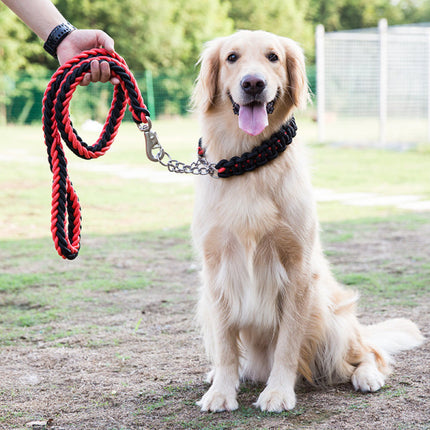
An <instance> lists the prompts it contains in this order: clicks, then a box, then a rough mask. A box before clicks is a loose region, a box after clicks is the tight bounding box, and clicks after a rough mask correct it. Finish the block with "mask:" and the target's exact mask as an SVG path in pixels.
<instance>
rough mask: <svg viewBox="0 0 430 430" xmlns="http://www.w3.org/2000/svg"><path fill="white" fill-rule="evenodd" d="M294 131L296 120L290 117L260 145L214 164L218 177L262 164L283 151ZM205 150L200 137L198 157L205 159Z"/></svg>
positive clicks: (240, 172) (249, 169) (235, 173)
mask: <svg viewBox="0 0 430 430" xmlns="http://www.w3.org/2000/svg"><path fill="white" fill-rule="evenodd" d="M296 132H297V125H296V121H295V119H294V117H292V118H291V119H290V120H289V121H288V122H286V123H285V124H284V125H282V127H281V128H280V130H279V131H277V132H276V133H273V134H272V135H271V136H270V137H269V138H268V139H267V140H264V141H263V143H262V144H261V145H259V146H256V147H255V148H253V149H252V151H250V152H245V153H244V154H242V155H241V156H240V157H238V156H235V157H232V158H230V160H225V159H223V160H221V161H219V162H218V163H217V164H215V170H216V171H217V174H218V177H219V178H229V177H230V176H238V175H243V174H244V173H246V172H251V171H253V170H255V169H256V168H257V167H261V166H264V165H265V164H267V163H268V162H269V161H271V160H274V159H275V158H276V157H277V156H278V155H279V154H281V153H282V152H284V151H285V149H286V148H287V146H288V145H289V144H290V143H291V142H292V141H293V138H294V137H295V136H296ZM205 152H206V150H205V149H204V148H203V144H202V139H201V138H200V140H199V147H198V155H199V158H200V159H206V157H205Z"/></svg>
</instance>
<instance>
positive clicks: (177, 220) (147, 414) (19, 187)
mask: <svg viewBox="0 0 430 430" xmlns="http://www.w3.org/2000/svg"><path fill="white" fill-rule="evenodd" d="M298 123H299V130H302V129H303V130H304V132H303V134H300V133H301V132H300V131H299V136H302V139H304V140H306V141H308V142H310V144H309V152H310V155H311V159H312V163H311V164H312V169H313V180H314V185H315V186H316V187H318V188H327V189H331V190H334V191H335V192H338V193H345V192H363V191H364V192H372V193H380V194H382V195H402V194H417V195H421V196H423V198H427V199H428V198H430V185H429V182H428V153H427V152H420V151H410V152H389V151H381V150H375V149H366V150H363V149H354V148H340V147H337V148H336V147H331V146H321V145H316V144H313V143H312V142H313V139H314V137H313V136H314V134H315V125H314V124H313V123H311V122H310V121H308V120H307V119H306V118H303V119H302V120H301V119H298ZM78 129H79V125H78ZM154 129H155V130H156V131H157V132H158V134H159V137H160V140H161V142H162V145H163V146H164V147H165V149H166V150H167V151H168V152H169V153H171V155H172V156H173V157H174V158H178V159H180V160H181V161H182V160H184V161H188V160H193V159H194V158H195V155H194V151H195V147H196V145H197V140H198V136H199V132H198V126H197V124H196V121H195V120H193V119H191V118H187V119H180V120H176V119H175V120H164V121H157V122H155V123H154ZM0 133H1V135H2V140H1V141H0V326H1V328H2V330H0V346H5V345H12V346H17V347H20V346H21V345H37V344H38V343H39V342H42V343H43V342H45V343H48V344H49V346H50V347H53V348H65V347H66V348H69V347H70V348H73V345H74V343H73V339H78V341H79V342H81V345H84V347H85V348H87V349H98V348H101V347H104V346H113V347H117V346H118V345H120V344H121V343H122V342H125V340H124V339H123V338H122V337H120V336H118V327H117V326H116V325H115V324H114V323H112V321H114V320H113V319H112V316H114V315H116V314H119V313H121V312H122V313H124V309H123V308H121V306H122V305H121V300H122V299H124V297H125V295H126V293H127V291H132V292H135V291H142V292H144V291H145V290H147V289H151V288H152V289H153V290H154V289H158V288H159V289H162V288H163V287H165V285H162V283H161V282H160V279H161V278H160V273H159V270H161V269H160V265H162V264H165V263H166V262H164V261H163V262H160V261H157V257H155V256H154V255H155V254H157V253H158V255H159V252H160V251H163V250H165V249H168V255H169V258H171V259H174V260H179V261H182V262H189V263H190V265H189V267H190V269H189V270H195V269H194V268H193V266H191V261H192V259H193V251H192V248H191V244H190V240H189V225H190V220H191V217H192V210H193V182H192V178H184V177H183V176H174V175H173V174H169V173H167V172H165V170H164V168H163V167H161V166H159V165H155V164H152V163H150V162H149V161H148V160H147V159H146V156H145V149H144V139H143V136H142V135H141V134H140V132H139V131H138V130H137V129H136V127H135V126H134V125H133V124H128V123H125V124H123V125H122V126H121V128H120V132H119V135H118V138H117V140H116V141H115V143H114V144H113V147H112V149H111V150H110V151H109V153H108V154H106V156H105V157H103V158H101V159H98V160H92V161H82V160H78V159H76V158H75V157H74V156H69V157H68V158H69V173H70V175H71V177H72V181H73V184H74V186H75V189H76V190H77V192H78V194H79V197H80V201H81V205H82V208H83V231H82V249H81V251H80V256H79V258H78V259H77V260H75V261H73V262H68V261H63V260H62V259H61V258H59V257H58V256H57V254H56V251H55V249H54V247H53V244H52V239H51V237H50V232H49V224H50V219H49V218H50V192H51V191H50V183H51V174H50V172H49V168H48V163H47V160H46V156H45V154H44V145H43V137H42V133H41V130H40V128H39V127H34V126H32V127H3V128H1V129H0ZM82 134H85V135H88V141H91V140H92V141H94V140H95V139H96V136H95V135H94V134H92V133H82ZM303 136H304V137H303ZM85 137H87V136H85ZM10 142H13V145H11V144H10ZM130 175H131V176H132V177H130ZM172 175H173V176H172ZM318 209H319V215H320V219H321V221H322V229H323V243H324V244H325V245H327V255H328V256H329V257H330V259H333V261H335V262H336V261H337V260H339V262H338V263H336V264H334V267H335V270H336V276H337V278H338V279H339V280H340V281H342V282H343V283H345V284H347V285H349V286H351V287H353V288H356V289H358V290H359V291H360V293H361V294H362V295H363V296H364V297H365V298H368V299H369V300H364V303H365V306H368V307H369V308H372V306H375V305H376V304H378V303H379V304H380V303H381V301H383V302H384V301H386V302H387V303H389V304H390V305H398V306H415V305H416V304H417V303H419V302H420V300H421V298H422V297H423V296H424V295H425V294H428V284H429V281H430V264H429V261H428V258H426V257H425V256H423V255H422V253H420V252H419V250H418V249H414V248H413V247H411V248H410V249H411V250H410V255H405V256H403V260H402V261H403V265H399V266H396V268H395V270H393V266H392V263H391V261H388V260H387V261H383V260H381V261H380V263H379V264H378V265H375V264H374V265H372V268H371V270H365V269H363V268H362V267H360V266H357V267H355V266H354V264H350V265H345V264H343V263H342V256H343V255H342V253H343V252H344V250H345V249H348V247H357V246H362V243H363V241H364V242H366V240H367V239H366V238H369V237H371V236H372V235H377V234H378V233H379V230H380V229H382V228H387V226H389V227H390V228H391V229H393V230H395V229H396V228H399V229H402V230H410V231H414V230H416V229H419V228H420V227H421V226H423V225H426V224H428V222H429V220H428V214H419V213H412V212H405V211H402V210H400V209H397V208H394V207H390V206H378V207H359V206H348V205H346V204H342V203H340V202H336V201H334V202H320V203H319V204H318ZM363 238H364V239H363ZM394 253H395V250H393V255H394ZM171 263H172V260H167V263H166V264H171ZM169 282H170V283H169V286H168V288H169V292H170V293H172V292H174V293H176V294H177V295H178V296H181V295H186V294H191V293H188V292H184V291H183V289H184V287H183V286H182V285H180V284H179V282H178V281H177V280H175V279H171V280H169ZM194 293H195V291H194ZM175 300H177V299H175V298H173V297H171V296H169V297H168V299H164V300H162V301H161V303H158V308H157V311H160V312H166V313H170V312H171V311H172V307H173V306H175V305H176V304H177V303H176V302H175ZM139 312H140V311H138V312H136V313H132V314H130V315H129V319H128V320H127V321H126V322H123V321H121V322H118V324H125V325H126V326H127V329H128V332H127V333H129V335H130V336H132V337H133V336H135V337H138V336H141V335H142V332H144V331H145V330H146V328H145V327H143V326H144V324H141V323H142V314H139ZM90 313H93V314H97V316H98V319H97V323H94V322H93V321H91V320H87V319H86V316H87V315H88V314H90ZM145 317H147V315H146V316H145ZM69 321H70V325H69V324H65V323H68V322H69ZM105 321H106V322H105ZM144 329H145V330H144ZM159 329H160V330H161V331H162V330H163V327H160V328H159ZM100 333H109V336H106V335H105V336H100ZM145 335H146V333H145ZM149 336H155V335H154V334H153V333H152V334H151V333H150V334H149ZM113 358H114V359H115V360H116V362H117V365H118V366H123V365H124V366H126V365H128V363H129V362H130V361H132V359H129V355H128V354H124V353H122V352H121V353H119V352H115V353H113ZM163 387H164V388H161V389H160V390H161V391H160V390H159V391H157V392H156V393H152V392H148V393H146V392H144V393H142V394H141V396H140V398H139V401H140V400H141V403H142V404H141V405H140V408H139V409H137V410H135V411H134V412H133V413H134V414H135V419H136V422H137V423H139V422H145V420H146V419H148V418H151V420H152V422H159V423H164V424H166V425H168V424H172V425H174V426H175V428H184V429H226V428H264V427H261V426H264V425H267V423H268V422H270V425H271V427H272V428H277V427H276V426H279V427H280V428H281V426H282V424H283V422H285V420H286V419H288V423H292V425H295V424H297V425H298V426H302V425H303V426H304V425H307V424H312V425H317V424H316V423H319V422H323V421H324V420H326V419H327V418H328V416H329V415H333V414H336V413H337V412H336V411H335V412H333V410H332V411H328V410H326V409H325V408H324V407H320V408H319V409H318V415H315V414H314V413H313V412H312V411H311V410H306V411H305V410H303V409H300V408H298V409H295V410H294V411H292V412H285V413H284V414H280V415H278V414H277V415H273V416H272V414H267V413H262V412H260V411H257V410H256V409H255V408H253V407H252V402H253V401H255V399H256V397H257V396H258V393H259V392H260V391H261V388H262V387H259V386H255V385H252V384H245V385H242V386H241V390H240V393H239V396H240V398H241V402H240V404H241V406H240V408H239V410H237V411H236V412H234V413H225V414H219V415H217V416H216V419H215V418H214V416H213V415H212V414H205V415H201V414H198V415H197V414H196V415H194V414H191V415H190V417H189V419H188V418H187V419H184V415H183V413H182V412H183V410H184V408H194V402H195V401H196V400H197V399H198V398H200V397H201V395H202V394H203V392H204V390H205V389H206V388H207V387H206V386H205V385H204V384H195V383H192V384H191V383H190V384H184V385H177V384H170V385H169V384H168V383H167V384H165V385H163ZM403 394H404V389H403V388H402V389H396V388H391V389H387V390H385V391H383V392H382V394H381V395H383V396H386V397H387V398H395V397H401V396H403ZM333 395H334V396H336V395H337V394H333ZM114 400H115V395H114V394H107V395H106V396H105V397H103V396H102V397H100V398H99V399H98V400H97V404H96V405H95V406H97V407H98V408H102V409H107V408H109V407H110V405H111V402H112V401H114ZM348 407H349V409H351V412H354V410H356V409H357V410H359V409H365V408H367V407H368V403H367V400H366V399H365V398H364V397H360V396H357V397H356V398H354V399H353V402H352V403H351V404H350V405H349V406H348ZM8 414H9V412H6V415H5V416H6V417H8V416H9V415H8ZM327 414H328V415H327ZM10 417H11V416H10ZM268 418H270V421H268ZM7 419H9V418H5V420H7ZM10 419H12V417H11V418H10ZM283 420H284V421H283ZM0 423H1V419H0ZM118 428H119V427H118Z"/></svg>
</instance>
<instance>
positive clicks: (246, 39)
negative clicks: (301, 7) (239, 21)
mask: <svg viewBox="0 0 430 430" xmlns="http://www.w3.org/2000/svg"><path fill="white" fill-rule="evenodd" d="M200 63H201V69H200V74H199V76H198V78H197V82H196V86H195V89H194V93H193V104H194V106H195V107H196V108H197V109H198V110H199V111H200V112H202V113H203V114H205V113H209V112H211V111H223V110H225V109H226V107H227V106H228V108H229V114H231V115H232V116H234V115H238V121H237V126H238V127H239V128H240V129H241V130H243V131H244V132H246V133H248V134H249V135H252V136H256V135H258V134H260V133H261V132H262V131H263V130H264V129H265V128H266V126H267V125H268V124H269V122H270V121H272V120H274V121H275V119H276V122H277V121H279V119H280V118H281V121H282V120H285V118H286V117H288V116H291V114H292V110H293V108H294V107H296V108H300V107H303V106H304V105H305V104H306V102H307V100H308V86H307V80H306V71H305V61H304V56H303V52H302V50H301V49H300V48H299V46H298V45H297V44H296V43H295V42H294V41H292V40H291V39H288V38H285V37H279V36H276V35H274V34H271V33H267V32H264V31H239V32H237V33H235V34H233V35H232V36H229V37H223V38H219V39H215V40H213V41H211V42H209V43H208V44H207V46H206V49H205V50H204V52H203V54H202V56H201V58H200Z"/></svg>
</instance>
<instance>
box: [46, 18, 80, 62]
mask: <svg viewBox="0 0 430 430" xmlns="http://www.w3.org/2000/svg"><path fill="white" fill-rule="evenodd" d="M74 30H76V27H75V26H74V25H72V24H70V22H64V23H62V24H60V25H57V26H56V27H55V28H54V29H53V30H52V31H51V33H49V36H48V38H47V39H46V42H45V43H44V44H43V48H44V49H45V51H46V52H47V53H48V54H51V55H52V56H53V57H54V58H57V48H58V45H59V44H60V43H61V42H62V41H63V39H64V38H65V37H66V36H67V35H68V34H70V33H71V32H72V31H74Z"/></svg>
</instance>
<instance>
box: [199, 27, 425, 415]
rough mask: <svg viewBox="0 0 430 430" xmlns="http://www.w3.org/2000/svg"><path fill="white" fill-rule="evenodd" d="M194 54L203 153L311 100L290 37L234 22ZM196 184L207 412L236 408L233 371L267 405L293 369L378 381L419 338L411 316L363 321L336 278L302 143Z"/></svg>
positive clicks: (290, 400) (365, 386)
mask: <svg viewBox="0 0 430 430" xmlns="http://www.w3.org/2000/svg"><path fill="white" fill-rule="evenodd" d="M200 62H201V69H200V74H199V77H198V79H197V81H196V85H195V90H194V93H193V103H194V106H195V108H196V110H197V111H198V112H199V114H200V120H201V126H202V147H203V148H204V150H205V157H206V159H207V160H208V161H209V162H216V161H218V160H221V159H230V158H232V157H233V156H240V155H241V154H243V153H247V152H251V151H252V149H253V148H254V147H256V146H258V145H260V144H261V143H262V141H264V140H267V139H268V138H269V137H270V136H271V135H273V134H274V133H275V132H277V131H278V130H280V129H281V126H282V125H283V124H284V123H286V122H287V121H288V120H290V119H291V117H292V114H293V110H294V109H295V108H301V107H304V106H305V105H306V103H307V100H308V86H307V80H306V73H305V61H304V56H303V53H302V51H301V49H300V48H299V46H298V45H297V44H296V43H295V42H294V41H292V40H291V39H287V38H284V37H278V36H276V35H274V34H271V33H267V32H263V31H255V32H253V31H239V32H237V33H235V34H233V35H232V36H229V37H225V38H219V39H216V40H214V41H212V42H209V43H208V44H207V47H206V49H205V50H204V52H203V54H202V56H201V60H200ZM196 193H197V194H196V205H195V215H194V220H193V225H192V233H193V240H194V243H195V246H196V248H197V250H198V252H199V255H200V256H201V259H202V279H203V286H202V289H201V295H200V300H199V305H198V318H199V321H200V323H201V325H202V331H203V337H204V340H205V346H206V350H207V352H208V355H209V357H210V360H211V362H212V364H213V370H212V371H211V372H210V373H209V375H208V381H209V382H210V383H211V387H210V388H209V390H208V391H207V392H206V394H205V395H204V396H203V398H202V399H201V400H200V401H199V402H198V405H199V406H200V407H201V409H202V410H203V411H214V412H216V411H223V410H234V409H236V408H237V407H238V402H237V399H236V392H237V389H238V386H239V381H240V380H241V379H242V380H252V381H263V382H265V383H266V387H265V389H264V390H263V391H262V393H261V394H260V396H259V398H258V400H257V402H256V404H255V405H256V406H257V407H259V408H261V410H263V411H272V412H281V411H283V410H288V409H292V408H294V406H295V404H296V396H295V392H294V386H295V383H296V379H297V378H298V376H300V375H301V376H303V377H304V378H306V379H307V380H308V381H310V382H311V383H314V384H332V383H339V382H346V381H351V382H352V385H353V386H354V388H355V389H356V390H361V391H376V390H378V389H379V388H381V387H382V386H383V385H384V382H385V378H386V376H387V375H388V373H389V370H390V369H389V363H390V361H391V354H393V353H395V352H397V351H399V350H402V349H408V348H412V347H414V346H417V345H419V344H420V343H421V342H422V339H423V338H422V336H421V334H420V332H419V330H418V328H417V327H416V325H415V324H413V323H412V322H411V321H409V320H405V319H393V320H389V321H385V322H382V323H379V324H376V325H373V326H371V327H366V326H363V325H360V324H359V322H358V320H357V318H356V312H355V305H356V300H357V294H356V293H355V292H353V291H349V290H347V289H345V288H344V287H343V286H341V285H339V284H338V283H337V282H336V280H335V279H334V278H333V276H332V274H331V272H330V268H329V264H328V263H327V261H326V259H325V257H324V255H323V252H322V249H321V245H320V240H319V234H318V231H319V226H318V220H317V215H316V209H315V200H314V196H313V192H312V186H311V180H310V176H309V173H308V169H307V166H306V162H305V157H304V153H303V151H302V148H301V145H300V144H298V143H296V142H294V141H293V142H292V143H291V145H289V146H288V147H287V148H286V149H285V151H283V152H282V153H280V154H279V155H278V156H277V157H276V158H274V159H273V160H271V161H270V162H268V163H267V164H265V165H263V166H261V167H258V168H256V169H254V170H253V171H250V172H247V173H245V174H242V175H237V176H236V175H233V176H232V177H229V178H215V177H211V176H200V177H199V179H198V181H197V190H196Z"/></svg>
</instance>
